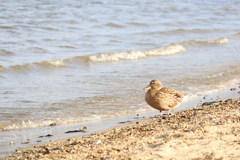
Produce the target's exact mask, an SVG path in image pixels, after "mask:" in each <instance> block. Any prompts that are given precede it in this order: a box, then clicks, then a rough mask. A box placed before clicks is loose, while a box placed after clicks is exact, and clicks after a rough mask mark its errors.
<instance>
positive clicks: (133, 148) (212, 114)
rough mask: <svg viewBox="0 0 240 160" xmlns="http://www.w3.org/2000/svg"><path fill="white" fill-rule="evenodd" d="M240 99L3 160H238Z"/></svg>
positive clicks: (21, 152) (144, 120) (138, 122)
mask: <svg viewBox="0 0 240 160" xmlns="http://www.w3.org/2000/svg"><path fill="white" fill-rule="evenodd" d="M239 106H240V98H234V99H228V100H225V101H214V102H205V103H202V104H198V107H196V108H194V109H188V110H183V111H179V112H177V113H175V114H173V115H170V116H168V117H167V116H163V117H148V118H142V119H140V120H136V121H131V122H125V123H123V124H121V125H120V126H118V127H115V128H113V129H110V130H107V131H103V132H97V133H93V134H89V135H85V136H80V137H76V138H70V139H67V140H62V141H53V142H50V143H46V144H43V145H35V146H33V147H32V148H28V149H25V150H16V153H15V154H12V155H9V156H8V157H6V158H5V159H42V160H47V159H192V160H198V159H199V160H200V159H236V160H237V159H240V152H239V150H240V107H239Z"/></svg>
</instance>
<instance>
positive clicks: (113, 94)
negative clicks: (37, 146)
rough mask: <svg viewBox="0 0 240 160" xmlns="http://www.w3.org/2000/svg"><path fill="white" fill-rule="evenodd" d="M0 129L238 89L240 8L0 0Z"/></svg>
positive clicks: (153, 1)
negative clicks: (160, 95)
mask: <svg viewBox="0 0 240 160" xmlns="http://www.w3.org/2000/svg"><path fill="white" fill-rule="evenodd" d="M0 4H1V5H0V11H1V12H0V35H1V36H0V84H1V86H0V110H1V112H0V131H6V130H16V129H28V128H36V127H43V126H49V125H50V124H51V123H57V124H67V123H78V122H83V121H93V120H97V119H102V118H109V117H116V116H121V115H127V114H132V113H139V112H144V111H149V110H153V109H152V108H151V107H150V106H148V105H147V104H146V102H145V101H144V94H145V91H143V88H144V87H146V86H147V85H148V84H149V82H150V81H151V80H152V79H159V80H161V81H162V83H163V85H164V86H167V87H172V88H174V89H176V90H179V91H180V92H182V93H184V94H186V95H188V97H189V99H192V98H195V97H197V96H198V95H205V94H209V93H213V92H217V91H219V90H222V89H224V88H226V87H228V86H231V85H233V84H236V83H238V82H240V28H239V26H240V9H239V8H240V1H237V0H236V1H234V0H230V1H221V0H210V1H204V0H203V1H200V0H195V1H190V0H169V1H165V0H160V1H159V0H148V1H137V0H121V1H113V0H87V1H86V0H85V1H84V0H68V1H64V0H51V1H46V0H38V1H34V0H29V1H19V0H11V1H8V0H0Z"/></svg>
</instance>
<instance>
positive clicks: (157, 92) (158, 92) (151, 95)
mask: <svg viewBox="0 0 240 160" xmlns="http://www.w3.org/2000/svg"><path fill="white" fill-rule="evenodd" d="M144 89H145V90H146V89H148V91H147V92H146V94H145V101H146V102H147V104H149V105H150V106H151V107H153V108H155V109H157V110H159V111H160V116H162V111H168V112H169V110H171V109H174V108H176V107H177V106H178V105H179V104H180V103H181V102H182V99H183V97H184V95H183V94H182V93H180V92H178V91H176V90H174V89H172V88H168V87H163V86H162V83H161V82H160V81H159V80H152V81H151V82H150V84H149V85H148V86H147V87H146V88H144ZM167 115H168V114H167Z"/></svg>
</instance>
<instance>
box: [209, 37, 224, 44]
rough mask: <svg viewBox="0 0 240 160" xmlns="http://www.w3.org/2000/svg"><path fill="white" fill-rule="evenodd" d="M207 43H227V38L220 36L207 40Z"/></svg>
mask: <svg viewBox="0 0 240 160" xmlns="http://www.w3.org/2000/svg"><path fill="white" fill-rule="evenodd" d="M207 42H208V43H209V44H228V39H227V38H220V39H216V40H212V41H207Z"/></svg>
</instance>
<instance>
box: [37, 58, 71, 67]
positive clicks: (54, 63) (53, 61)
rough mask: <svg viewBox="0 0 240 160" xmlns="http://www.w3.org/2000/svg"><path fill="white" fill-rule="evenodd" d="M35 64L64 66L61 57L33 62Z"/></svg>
mask: <svg viewBox="0 0 240 160" xmlns="http://www.w3.org/2000/svg"><path fill="white" fill-rule="evenodd" d="M35 64H39V65H52V66H55V67H66V64H65V63H64V61H63V60H62V59H56V60H51V61H42V62H35Z"/></svg>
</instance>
